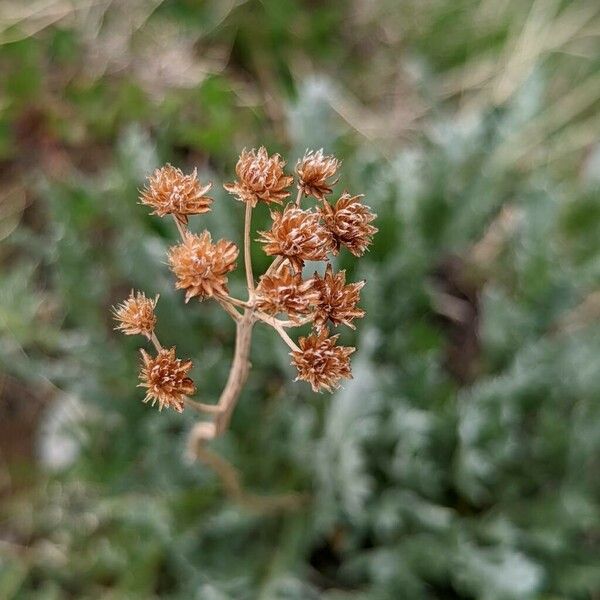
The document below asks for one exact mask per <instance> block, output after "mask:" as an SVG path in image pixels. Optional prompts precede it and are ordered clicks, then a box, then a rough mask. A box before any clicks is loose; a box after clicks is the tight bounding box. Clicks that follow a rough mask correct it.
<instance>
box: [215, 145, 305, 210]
mask: <svg viewBox="0 0 600 600" xmlns="http://www.w3.org/2000/svg"><path fill="white" fill-rule="evenodd" d="M284 167H285V161H284V160H283V159H282V158H281V157H280V156H279V154H273V156H269V155H268V153H267V150H266V149H265V148H264V147H263V146H261V147H260V148H259V149H258V150H255V149H254V148H253V149H252V150H250V151H247V150H242V153H241V155H240V158H239V160H238V162H237V165H236V167H235V173H236V175H237V177H238V179H237V181H234V182H232V183H226V184H225V185H224V186H223V187H224V188H225V189H226V190H227V191H228V192H229V193H231V194H234V195H235V196H237V198H238V200H241V201H242V202H250V203H251V204H252V206H256V204H257V202H258V201H259V200H263V201H264V202H275V203H277V204H281V203H282V201H283V200H284V199H285V198H287V197H288V196H289V195H290V192H289V191H287V188H289V187H290V185H291V184H292V181H293V180H294V178H293V177H290V176H288V175H286V174H285V173H284V171H283V168H284Z"/></svg>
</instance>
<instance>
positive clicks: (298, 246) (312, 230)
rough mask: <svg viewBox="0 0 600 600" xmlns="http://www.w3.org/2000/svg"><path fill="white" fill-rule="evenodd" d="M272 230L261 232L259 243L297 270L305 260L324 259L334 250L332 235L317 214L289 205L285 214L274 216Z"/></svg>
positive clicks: (273, 214)
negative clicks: (287, 261) (285, 259)
mask: <svg viewBox="0 0 600 600" xmlns="http://www.w3.org/2000/svg"><path fill="white" fill-rule="evenodd" d="M271 216H272V218H273V225H272V227H271V230H270V231H259V234H260V238H259V240H258V241H259V242H261V243H263V244H264V251H265V252H266V253H267V254H268V255H269V256H283V257H284V258H287V259H288V260H289V261H290V263H291V264H292V266H293V267H294V269H295V270H297V271H299V270H300V269H302V267H303V266H304V261H305V260H325V259H326V258H327V252H328V251H329V250H330V249H331V245H332V237H331V234H330V233H329V231H328V230H327V229H325V227H323V225H322V224H321V222H320V220H319V215H318V214H317V213H314V212H311V211H309V210H302V209H301V208H297V207H295V206H293V205H292V204H288V205H287V206H286V207H285V209H284V211H283V212H274V213H271Z"/></svg>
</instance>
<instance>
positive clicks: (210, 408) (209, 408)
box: [183, 396, 221, 414]
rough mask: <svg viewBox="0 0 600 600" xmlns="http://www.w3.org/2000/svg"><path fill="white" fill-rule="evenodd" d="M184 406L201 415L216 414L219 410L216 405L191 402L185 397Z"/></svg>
mask: <svg viewBox="0 0 600 600" xmlns="http://www.w3.org/2000/svg"><path fill="white" fill-rule="evenodd" d="M183 401H184V403H185V405H186V406H189V407H190V408H193V409H194V410H197V411H198V412H201V413H210V414H218V413H219V412H220V411H221V409H220V408H219V406H218V405H217V404H204V403H203V402H197V401H196V400H192V399H191V398H188V397H187V396H185V397H184V399H183Z"/></svg>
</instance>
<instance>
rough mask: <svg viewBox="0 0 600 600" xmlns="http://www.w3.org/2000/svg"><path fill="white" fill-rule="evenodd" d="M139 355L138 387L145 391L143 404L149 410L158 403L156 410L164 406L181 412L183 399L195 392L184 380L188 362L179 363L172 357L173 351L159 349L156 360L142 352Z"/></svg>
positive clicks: (187, 371) (187, 379)
mask: <svg viewBox="0 0 600 600" xmlns="http://www.w3.org/2000/svg"><path fill="white" fill-rule="evenodd" d="M140 352H141V354H142V365H141V370H140V381H141V383H140V384H139V386H138V387H144V388H147V390H146V397H145V398H144V402H150V403H151V404H152V406H154V404H155V403H156V402H158V409H159V410H162V409H163V408H164V407H165V406H166V407H168V408H172V409H173V410H176V411H177V412H183V406H184V397H185V396H190V395H191V394H193V393H194V392H195V391H196V388H195V386H194V382H193V381H192V380H191V379H190V378H189V377H188V373H189V371H190V369H191V368H192V361H191V360H181V359H180V358H177V357H176V355H175V348H169V349H166V348H163V349H161V350H159V352H158V355H157V356H156V357H153V356H150V354H148V353H147V352H146V351H145V350H140Z"/></svg>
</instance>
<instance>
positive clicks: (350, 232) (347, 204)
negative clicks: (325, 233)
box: [320, 192, 377, 256]
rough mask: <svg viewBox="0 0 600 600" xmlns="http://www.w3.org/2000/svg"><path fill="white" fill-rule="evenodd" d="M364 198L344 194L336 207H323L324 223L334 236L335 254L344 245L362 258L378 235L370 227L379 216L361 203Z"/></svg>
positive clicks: (324, 205) (373, 228)
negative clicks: (373, 238)
mask: <svg viewBox="0 0 600 600" xmlns="http://www.w3.org/2000/svg"><path fill="white" fill-rule="evenodd" d="M362 197H363V196H362V195H359V196H351V195H350V194H348V193H346V192H344V193H343V194H342V196H341V197H340V199H339V200H338V201H337V202H336V203H335V206H332V205H331V204H329V203H328V202H324V203H323V205H322V206H321V209H320V210H321V216H322V218H323V223H324V224H325V227H326V228H327V229H328V230H329V231H330V232H331V234H332V235H333V253H334V254H337V253H338V252H339V250H340V246H341V245H344V246H346V248H348V250H349V251H350V252H351V253H352V254H354V256H362V255H363V254H364V253H365V250H366V249H367V248H368V246H369V245H370V244H371V242H372V241H373V240H372V236H373V235H374V234H375V233H377V228H376V227H373V225H370V223H371V221H373V220H374V219H375V218H376V217H377V215H375V214H374V213H372V212H371V209H370V208H369V207H368V206H366V205H364V204H363V203H362V202H361V198H362Z"/></svg>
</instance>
